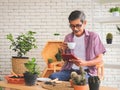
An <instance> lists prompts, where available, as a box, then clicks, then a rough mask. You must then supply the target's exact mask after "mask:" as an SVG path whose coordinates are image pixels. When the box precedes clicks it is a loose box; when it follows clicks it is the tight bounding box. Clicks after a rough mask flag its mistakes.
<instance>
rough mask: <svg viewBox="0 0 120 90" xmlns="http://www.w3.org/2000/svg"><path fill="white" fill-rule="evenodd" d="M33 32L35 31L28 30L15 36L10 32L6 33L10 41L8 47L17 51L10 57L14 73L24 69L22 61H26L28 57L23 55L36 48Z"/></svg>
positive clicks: (19, 72) (21, 71)
mask: <svg viewBox="0 0 120 90" xmlns="http://www.w3.org/2000/svg"><path fill="white" fill-rule="evenodd" d="M35 34H36V32H33V31H28V32H27V33H25V34H24V33H22V34H20V35H18V36H17V38H14V37H13V35H12V34H8V35H7V39H8V40H9V41H10V42H11V45H10V49H12V50H13V51H15V52H17V56H13V57H12V69H13V72H15V73H16V74H21V73H23V72H24V71H25V67H24V63H25V62H27V61H28V57H25V55H26V54H27V52H29V51H30V50H32V49H33V48H37V46H36V39H35V37H34V35H35Z"/></svg>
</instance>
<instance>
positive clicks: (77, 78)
mask: <svg viewBox="0 0 120 90" xmlns="http://www.w3.org/2000/svg"><path fill="white" fill-rule="evenodd" d="M80 73H81V74H80V75H79V74H77V73H76V72H72V73H71V79H72V81H73V84H75V85H86V72H85V71H84V70H83V69H82V67H80Z"/></svg>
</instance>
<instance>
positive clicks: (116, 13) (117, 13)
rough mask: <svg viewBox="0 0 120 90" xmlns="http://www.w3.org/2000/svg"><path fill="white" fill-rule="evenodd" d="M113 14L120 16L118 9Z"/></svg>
mask: <svg viewBox="0 0 120 90" xmlns="http://www.w3.org/2000/svg"><path fill="white" fill-rule="evenodd" d="M112 14H113V16H120V13H119V12H118V11H116V12H113V13H112Z"/></svg>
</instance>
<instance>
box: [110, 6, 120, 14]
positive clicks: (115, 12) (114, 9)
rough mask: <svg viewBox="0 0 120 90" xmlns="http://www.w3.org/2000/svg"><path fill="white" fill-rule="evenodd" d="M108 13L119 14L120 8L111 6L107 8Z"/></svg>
mask: <svg viewBox="0 0 120 90" xmlns="http://www.w3.org/2000/svg"><path fill="white" fill-rule="evenodd" d="M109 12H110V13H112V14H113V16H119V15H120V8H119V7H114V8H113V7H112V8H110V10H109Z"/></svg>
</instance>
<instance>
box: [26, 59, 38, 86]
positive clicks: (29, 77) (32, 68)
mask: <svg viewBox="0 0 120 90" xmlns="http://www.w3.org/2000/svg"><path fill="white" fill-rule="evenodd" d="M24 65H25V67H26V69H27V71H26V72H25V73H24V79H25V84H26V85H28V86H31V85H35V82H36V79H37V77H38V75H39V72H40V71H39V68H38V67H37V64H36V59H35V58H32V59H31V60H29V61H28V62H27V63H25V64H24Z"/></svg>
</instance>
